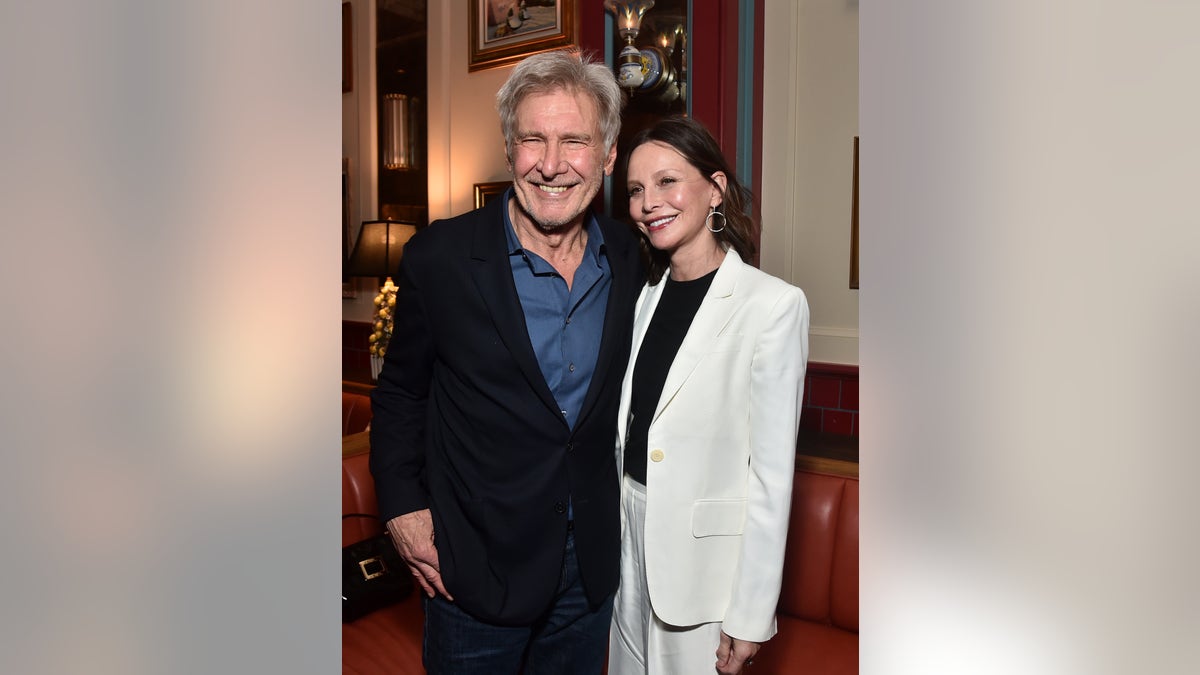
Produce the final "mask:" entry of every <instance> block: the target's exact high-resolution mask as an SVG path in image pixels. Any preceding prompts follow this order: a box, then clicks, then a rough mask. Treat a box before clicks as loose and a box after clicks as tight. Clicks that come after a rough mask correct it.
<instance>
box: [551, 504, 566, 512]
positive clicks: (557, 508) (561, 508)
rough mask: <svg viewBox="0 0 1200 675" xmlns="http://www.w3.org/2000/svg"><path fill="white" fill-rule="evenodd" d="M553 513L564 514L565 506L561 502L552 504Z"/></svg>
mask: <svg viewBox="0 0 1200 675" xmlns="http://www.w3.org/2000/svg"><path fill="white" fill-rule="evenodd" d="M554 512H555V513H566V512H567V505H566V504H564V503H562V502H555V503H554Z"/></svg>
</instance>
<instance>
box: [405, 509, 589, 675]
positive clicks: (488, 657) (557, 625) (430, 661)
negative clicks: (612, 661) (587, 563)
mask: <svg viewBox="0 0 1200 675" xmlns="http://www.w3.org/2000/svg"><path fill="white" fill-rule="evenodd" d="M423 599H424V601H425V646H424V661H425V670H426V672H427V673H429V675H476V674H478V675H508V674H512V675H516V674H517V673H524V675H565V674H568V673H569V674H570V675H576V674H579V675H587V674H591V673H594V674H596V675H599V673H600V671H601V669H602V668H603V667H604V657H605V655H606V654H607V653H608V627H609V622H610V621H611V619H612V607H613V605H612V603H613V599H612V596H609V598H608V600H606V601H605V602H604V603H603V604H601V605H600V607H598V608H596V609H595V610H592V609H590V608H589V607H588V601H587V596H586V595H585V594H584V591H583V582H582V580H581V579H580V577H579V561H578V560H577V559H576V557H575V537H574V535H573V533H568V534H567V546H566V550H565V551H564V554H563V566H562V577H561V578H560V579H559V582H558V593H557V595H556V596H555V598H554V604H553V605H552V606H551V607H550V608H549V609H547V610H546V613H545V614H543V615H542V617H541V618H539V619H538V620H537V621H536V622H535V623H534V624H533V625H532V626H517V627H510V626H494V625H492V624H488V623H484V622H482V621H480V620H479V619H476V618H475V617H473V616H471V615H470V614H467V613H466V612H464V611H463V610H462V609H460V608H459V607H458V605H456V604H454V603H452V602H448V601H447V600H446V599H445V598H443V597H442V596H440V595H439V596H437V597H436V598H433V599H430V598H428V597H424V596H423Z"/></svg>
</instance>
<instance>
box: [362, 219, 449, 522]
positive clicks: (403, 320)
mask: <svg viewBox="0 0 1200 675" xmlns="http://www.w3.org/2000/svg"><path fill="white" fill-rule="evenodd" d="M416 239H417V237H414V239H413V240H411V241H410V242H409V245H408V246H406V248H405V252H404V256H403V257H402V258H401V262H400V269H399V272H398V274H397V276H398V277H399V282H398V284H397V287H398V290H397V291H396V306H395V311H394V313H393V316H394V317H395V322H394V324H393V328H392V337H391V342H390V344H391V346H392V348H391V349H388V351H387V354H386V355H385V356H384V365H383V370H382V371H381V372H380V374H379V382H378V383H377V384H376V387H375V389H374V390H372V392H371V411H372V420H371V459H370V465H371V475H372V477H373V478H374V480H375V492H376V495H377V497H378V500H379V516H380V518H381V519H382V520H383V521H384V522H387V521H388V520H391V519H392V518H395V517H396V516H399V515H403V514H405V513H410V512H413V511H419V510H421V509H426V508H429V496H428V492H427V491H426V487H425V475H424V474H425V471H424V470H425V427H426V424H427V422H426V420H427V407H428V402H429V390H430V382H431V379H432V377H433V359H434V349H433V340H432V336H431V330H430V325H429V319H428V315H427V312H426V301H425V297H424V294H423V292H422V288H421V285H420V283H419V281H418V278H419V276H420V275H419V273H418V270H419V269H420V268H421V264H420V259H421V257H422V249H421V248H420V247H419V246H418V245H416V244H417V241H416ZM401 345H402V346H403V348H400V346H401Z"/></svg>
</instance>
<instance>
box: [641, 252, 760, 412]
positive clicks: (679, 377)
mask: <svg viewBox="0 0 1200 675" xmlns="http://www.w3.org/2000/svg"><path fill="white" fill-rule="evenodd" d="M743 266H744V263H743V262H742V259H741V258H740V257H739V256H738V254H737V252H736V251H734V250H733V249H729V250H728V251H726V252H725V260H724V261H722V262H721V266H720V267H719V268H717V275H716V276H715V277H713V282H712V285H711V286H709V288H708V293H705V295H704V301H703V302H702V303H700V309H699V310H697V312H696V317H695V318H694V319H692V325H691V327H690V328H688V332H687V336H686V337H684V338H683V344H681V345H679V352H678V353H677V354H676V355H675V360H674V361H673V362H672V363H671V370H670V371H669V372H668V373H667V380H666V382H664V383H663V390H662V396H660V397H659V399H658V407H657V408H655V410H654V419H653V420H651V421H650V423H651V424H654V420H657V419H658V418H659V416H660V415H662V412H663V410H665V409H666V408H667V406H668V405H670V403H671V399H673V398H674V397H675V394H676V393H677V392H678V391H679V388H680V387H682V386H683V384H684V383H685V382H687V380H688V377H690V376H691V374H692V371H694V370H695V369H696V365H697V364H699V363H700V359H701V358H703V357H704V355H705V354H707V353H708V352H709V351H710V348H711V345H712V343H713V339H714V338H715V337H717V336H718V335H720V334H721V331H723V330H724V329H725V326H726V325H727V324H728V323H729V319H730V317H732V316H733V312H734V310H735V309H737V302H734V297H735V296H734V289H735V288H736V287H737V280H738V277H739V276H740V275H741V268H742V267H743ZM661 285H662V284H660V286H661ZM656 302H657V300H656ZM647 323H649V321H647Z"/></svg>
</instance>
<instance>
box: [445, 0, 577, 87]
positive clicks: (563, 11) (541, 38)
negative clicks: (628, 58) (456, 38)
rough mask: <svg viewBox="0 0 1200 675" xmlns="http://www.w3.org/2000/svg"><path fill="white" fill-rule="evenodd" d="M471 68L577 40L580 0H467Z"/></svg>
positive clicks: (502, 62)
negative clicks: (469, 18)
mask: <svg viewBox="0 0 1200 675" xmlns="http://www.w3.org/2000/svg"><path fill="white" fill-rule="evenodd" d="M467 2H468V5H469V7H470V9H469V10H468V11H469V12H470V14H471V22H470V23H471V34H470V35H469V36H468V38H469V44H468V49H469V50H470V52H469V54H468V57H467V72H474V71H476V70H484V69H486V68H499V67H500V66H507V65H509V64H511V63H515V62H517V61H520V60H521V59H523V58H525V57H526V56H529V55H530V54H536V53H537V52H544V51H547V50H550V49H558V48H560V47H569V46H572V45H574V44H575V41H576V36H577V35H578V34H579V27H578V24H577V22H578V17H579V12H578V7H577V4H578V2H579V0H467Z"/></svg>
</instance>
